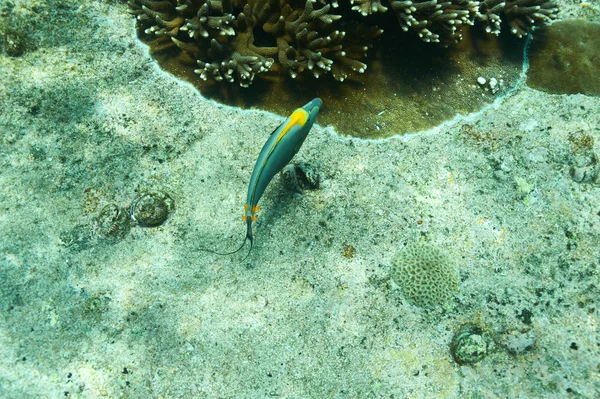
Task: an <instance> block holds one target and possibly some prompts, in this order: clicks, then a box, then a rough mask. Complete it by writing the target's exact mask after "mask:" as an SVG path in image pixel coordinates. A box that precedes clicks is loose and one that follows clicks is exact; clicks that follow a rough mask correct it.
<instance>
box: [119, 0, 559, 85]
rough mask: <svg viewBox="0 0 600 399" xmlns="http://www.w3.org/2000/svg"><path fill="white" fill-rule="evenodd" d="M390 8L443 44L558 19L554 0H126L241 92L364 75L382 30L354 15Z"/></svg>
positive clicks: (403, 22)
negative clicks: (267, 76)
mask: <svg viewBox="0 0 600 399" xmlns="http://www.w3.org/2000/svg"><path fill="white" fill-rule="evenodd" d="M382 1H385V2H386V3H382ZM388 9H391V10H392V12H393V13H394V14H395V15H396V17H397V20H398V22H399V25H400V27H401V29H402V30H404V31H410V32H414V33H415V34H417V35H418V36H419V37H420V38H421V39H422V40H423V41H425V42H440V43H442V44H444V45H449V44H452V43H456V42H458V41H459V40H461V38H462V36H461V33H460V30H461V26H462V25H473V24H474V23H475V22H477V21H479V22H481V23H482V24H484V26H485V27H486V31H487V32H489V33H493V34H498V33H499V32H500V29H501V23H502V20H504V21H506V22H507V23H508V25H509V26H510V29H511V32H513V33H514V34H516V35H518V36H522V35H523V34H525V33H526V32H527V31H528V30H530V29H531V28H532V27H533V26H535V25H539V24H542V23H545V22H547V21H549V20H550V19H552V18H555V13H556V7H555V5H554V3H553V2H552V0H516V1H512V2H508V1H502V0H483V1H482V2H481V3H480V2H478V1H475V0H414V1H413V0H342V1H341V3H339V4H338V2H337V0H315V1H313V0H129V11H130V13H131V14H133V15H135V16H136V18H137V20H138V27H139V28H140V29H141V30H142V31H143V32H144V33H145V34H146V35H151V36H155V37H156V38H157V40H158V46H159V47H161V48H172V47H173V46H176V47H177V48H178V49H179V50H180V52H181V54H182V59H184V60H187V61H188V62H191V63H195V64H196V65H197V68H196V69H195V72H196V73H197V74H198V76H199V77H200V78H201V79H203V80H212V81H217V82H220V81H227V82H238V83H239V84H240V85H241V86H243V87H248V86H249V85H250V84H251V83H252V81H253V79H254V77H255V76H256V75H257V74H259V73H265V72H272V73H279V74H283V75H288V76H290V77H292V78H296V77H298V76H299V75H307V74H308V75H312V76H314V77H317V78H318V77H319V76H322V75H325V74H331V75H332V76H333V77H334V78H335V79H336V80H338V81H343V80H345V79H347V78H348V77H349V76H351V75H353V74H357V73H363V72H364V71H365V69H366V68H367V65H366V64H365V63H364V60H365V58H366V56H367V51H368V50H369V48H371V47H372V45H373V42H374V39H375V38H376V37H377V36H379V35H381V33H382V32H383V31H382V30H381V29H379V28H378V27H377V26H375V25H366V24H364V23H362V22H360V21H358V20H357V19H356V18H354V17H353V16H360V15H362V16H367V15H370V14H381V13H385V12H387V11H388ZM342 16H344V20H342Z"/></svg>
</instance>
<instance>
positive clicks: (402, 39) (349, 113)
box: [138, 26, 525, 139]
mask: <svg viewBox="0 0 600 399" xmlns="http://www.w3.org/2000/svg"><path fill="white" fill-rule="evenodd" d="M138 35H139V37H140V39H141V40H142V41H143V42H144V43H146V44H147V45H149V47H150V53H151V55H152V57H153V58H154V59H156V61H157V62H158V64H159V65H160V67H161V68H162V69H164V70H165V71H167V72H169V73H171V74H173V75H174V76H177V77H179V78H182V79H184V80H186V81H188V82H191V83H192V84H193V85H195V86H196V87H197V88H198V90H199V91H200V92H201V93H202V95H204V96H205V97H207V98H210V99H213V100H215V101H218V102H221V103H224V104H227V105H232V106H237V107H241V108H259V109H264V110H268V111H271V112H274V113H277V114H280V115H287V114H289V113H290V112H291V111H292V110H293V109H295V108H297V107H298V106H300V105H302V104H303V103H305V102H306V101H308V100H310V99H311V98H313V97H320V98H322V99H323V103H324V106H323V109H322V111H321V113H320V114H319V124H320V125H332V126H333V127H334V128H335V130H336V131H337V132H338V133H339V134H340V135H345V136H353V137H360V138H370V139H374V138H385V137H389V136H392V135H397V134H405V133H409V132H416V131H421V130H425V129H429V128H432V127H434V126H437V125H439V124H440V123H442V122H444V121H447V120H450V119H452V118H454V117H455V116H456V115H457V114H467V113H470V112H475V111H478V110H480V109H481V108H482V107H484V106H485V105H487V104H490V103H491V102H493V101H494V100H495V99H496V97H497V96H501V95H504V94H506V92H508V90H510V89H511V88H512V87H513V86H514V85H515V84H516V83H517V82H518V80H519V76H520V74H521V71H522V65H523V48H524V45H525V40H524V39H518V38H516V37H514V36H513V35H509V34H500V36H499V37H497V36H493V35H489V34H485V32H483V30H482V29H481V28H480V27H477V26H475V27H474V28H470V29H464V30H463V31H462V35H463V39H462V40H461V41H460V42H459V43H457V44H456V45H455V46H452V47H449V48H444V47H442V46H439V45H437V44H431V43H424V42H423V41H422V40H420V39H419V38H417V37H415V36H414V35H409V34H405V33H403V32H398V33H396V34H391V35H384V36H382V37H381V40H380V41H379V43H378V45H376V46H375V48H374V49H371V50H370V51H369V61H368V68H367V70H366V71H365V73H364V74H361V75H360V76H358V78H359V79H360V81H359V80H356V79H352V78H349V79H347V80H345V81H344V82H338V81H336V80H335V79H333V77H331V75H324V76H321V77H320V78H318V79H317V78H314V77H312V76H310V75H309V76H303V75H302V76H301V75H299V76H298V77H296V78H295V79H292V78H290V77H289V76H284V75H280V74H275V73H261V74H260V75H257V78H256V79H255V80H254V82H253V83H252V85H251V86H250V87H240V86H238V85H236V84H231V83H229V82H215V81H211V80H209V81H203V80H200V79H199V78H198V75H197V74H196V73H194V69H195V68H196V66H195V65H190V64H189V63H187V62H185V60H182V59H181V57H180V50H179V48H178V47H176V46H172V45H169V43H168V42H169V41H170V39H168V38H165V37H154V36H149V35H146V34H144V32H142V31H141V30H138ZM479 77H483V78H485V79H486V82H489V81H490V80H491V79H492V78H493V79H495V80H496V81H497V82H498V83H497V85H496V86H495V87H494V88H493V89H492V87H490V86H489V85H488V84H486V85H480V84H478V83H477V80H478V78H479Z"/></svg>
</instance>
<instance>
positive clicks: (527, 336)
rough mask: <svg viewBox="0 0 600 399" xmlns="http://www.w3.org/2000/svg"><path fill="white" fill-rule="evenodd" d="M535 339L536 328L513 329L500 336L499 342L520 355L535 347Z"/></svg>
mask: <svg viewBox="0 0 600 399" xmlns="http://www.w3.org/2000/svg"><path fill="white" fill-rule="evenodd" d="M535 339H536V336H535V331H534V330H522V331H516V330H511V331H508V332H506V333H505V334H503V335H501V336H500V338H499V344H500V345H502V346H504V347H505V348H506V349H508V351H509V352H510V353H512V354H513V355H520V354H522V353H524V352H527V351H530V350H531V349H533V346H534V344H535Z"/></svg>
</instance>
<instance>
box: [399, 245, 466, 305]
mask: <svg viewBox="0 0 600 399" xmlns="http://www.w3.org/2000/svg"><path fill="white" fill-rule="evenodd" d="M392 279H393V280H394V281H395V282H396V283H397V284H398V285H399V286H400V287H401V288H402V293H403V294H404V296H405V297H406V299H408V300H409V301H410V302H411V303H412V304H414V305H417V306H421V307H430V306H434V305H440V304H442V303H444V302H446V301H448V300H449V299H450V298H452V296H454V294H456V293H457V292H458V276H457V275H456V270H455V269H454V265H453V263H452V262H451V261H450V259H449V258H448V256H447V255H446V254H445V253H444V252H442V251H441V250H440V249H439V248H437V247H435V246H433V245H431V244H425V243H413V244H409V245H408V246H407V247H406V248H404V249H403V250H402V251H400V252H399V253H398V254H396V255H395V256H394V258H393V260H392Z"/></svg>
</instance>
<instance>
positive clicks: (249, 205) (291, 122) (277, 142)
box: [209, 98, 323, 259]
mask: <svg viewBox="0 0 600 399" xmlns="http://www.w3.org/2000/svg"><path fill="white" fill-rule="evenodd" d="M322 105H323V102H322V101H321V99H320V98H315V99H313V100H311V101H309V102H308V103H307V104H305V105H304V106H302V107H301V108H298V109H296V110H295V111H294V112H292V114H291V115H290V116H289V117H288V118H287V119H286V120H285V121H283V123H282V124H281V125H279V126H278V127H277V128H276V129H275V130H274V131H273V133H271V135H270V136H269V139H268V140H267V142H266V143H265V145H264V146H263V148H262V149H261V150H260V153H259V154H258V159H257V160H256V163H255V164H254V169H253V170H252V175H251V176H250V183H249V184H248V196H247V198H246V204H245V205H244V214H243V215H242V218H243V219H244V221H245V222H246V237H245V238H244V241H243V242H242V245H240V247H239V248H238V249H236V250H235V251H231V252H226V253H219V252H215V251H209V252H213V253H216V254H219V255H231V254H234V253H236V252H239V251H240V250H241V249H242V248H244V246H245V245H246V241H250V249H249V250H248V254H246V256H245V257H244V259H246V258H247V257H248V256H249V255H250V252H251V251H252V245H253V244H254V236H253V235H252V223H253V222H254V221H255V220H256V218H257V213H258V211H259V210H260V206H258V201H260V198H261V196H262V195H263V193H264V192H265V189H266V188H267V186H268V185H269V183H270V182H271V180H272V179H273V177H274V176H275V175H276V174H277V173H279V172H280V171H281V169H283V168H284V167H285V165H287V164H288V163H289V162H290V161H291V160H292V158H293V157H294V155H296V153H297V152H298V150H300V147H301V146H302V143H304V139H306V136H307V135H308V132H309V131H310V129H311V128H312V125H313V123H314V122H315V119H316V118H317V114H318V113H319V110H320V109H321V106H322Z"/></svg>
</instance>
